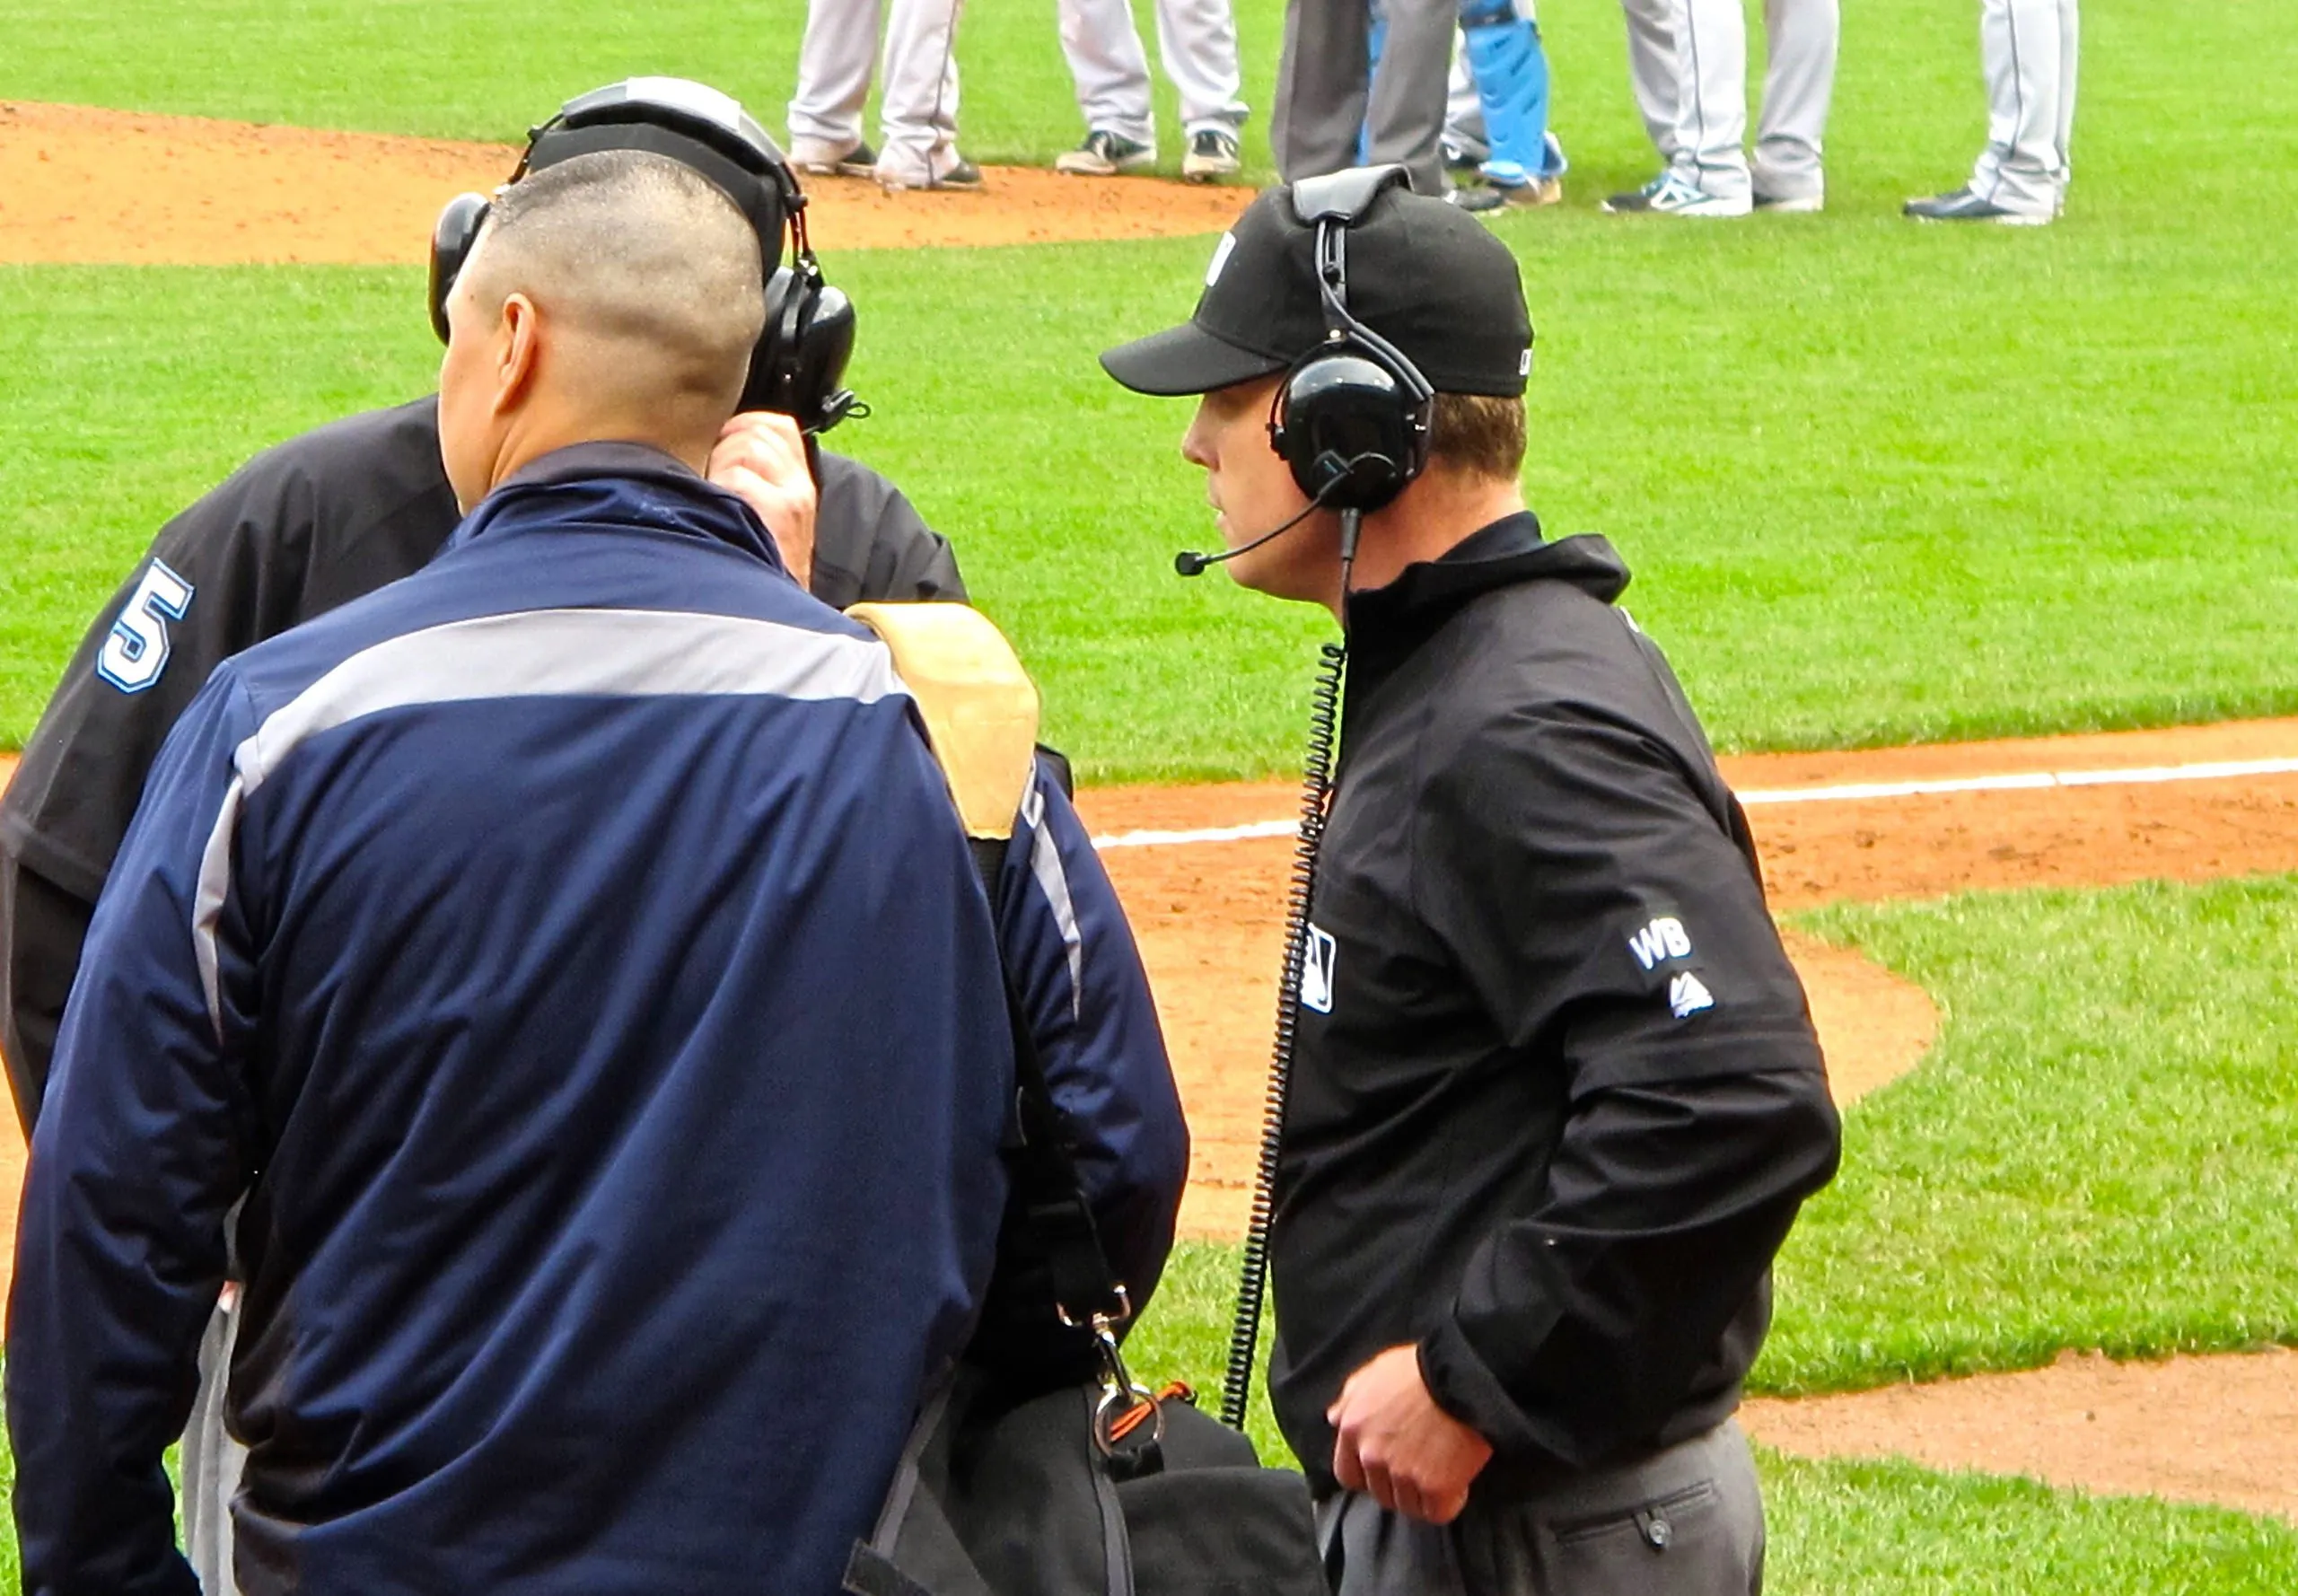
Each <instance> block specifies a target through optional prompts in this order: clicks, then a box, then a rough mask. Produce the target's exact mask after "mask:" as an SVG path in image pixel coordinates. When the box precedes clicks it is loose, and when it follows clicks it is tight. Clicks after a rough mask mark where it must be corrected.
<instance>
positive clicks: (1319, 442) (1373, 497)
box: [1269, 351, 1428, 511]
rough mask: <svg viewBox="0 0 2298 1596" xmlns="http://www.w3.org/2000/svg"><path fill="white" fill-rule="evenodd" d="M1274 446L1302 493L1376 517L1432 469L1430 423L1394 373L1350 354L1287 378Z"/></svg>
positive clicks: (1311, 364)
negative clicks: (1427, 466) (1373, 513)
mask: <svg viewBox="0 0 2298 1596" xmlns="http://www.w3.org/2000/svg"><path fill="white" fill-rule="evenodd" d="M1269 438H1270V442H1271V443H1273V444H1274V445H1275V446H1276V452H1277V453H1278V454H1280V455H1282V456H1283V457H1284V459H1285V464H1286V465H1288V466H1290V467H1291V468H1292V470H1293V480H1294V484H1295V485H1296V486H1298V487H1299V488H1300V489H1301V491H1302V493H1304V494H1306V495H1308V496H1309V497H1311V498H1312V499H1318V500H1320V502H1322V503H1323V504H1325V505H1327V506H1328V507H1329V508H1331V509H1335V510H1363V511H1373V510H1378V509H1381V508H1382V507H1384V506H1385V505H1387V504H1390V502H1392V501H1393V500H1394V499H1395V498H1396V496H1397V495H1399V494H1400V493H1402V492H1403V491H1404V490H1405V487H1406V486H1407V485H1408V484H1409V483H1410V482H1411V481H1412V479H1413V478H1415V477H1417V476H1418V475H1420V472H1421V469H1422V467H1423V466H1425V464H1426V463H1427V458H1428V438H1427V418H1426V416H1425V408H1424V407H1423V406H1422V405H1420V404H1419V403H1417V402H1416V400H1415V399H1414V398H1413V395H1412V393H1411V391H1410V390H1408V389H1407V388H1406V386H1405V384H1404V383H1403V382H1402V381H1399V379H1398V377H1397V374H1396V373H1394V372H1391V371H1390V370H1389V369H1388V368H1387V367H1386V366H1384V365H1381V364H1379V363H1378V362H1376V361H1373V360H1370V359H1367V358H1366V357H1365V356H1364V355H1359V354H1356V353H1355V352H1353V351H1351V352H1347V353H1336V354H1329V355H1318V356H1317V357H1315V358H1314V359H1312V360H1310V361H1307V362H1305V363H1303V364H1302V365H1301V366H1299V367H1298V368H1296V369H1295V370H1294V373H1293V374H1292V375H1291V376H1290V377H1288V378H1286V379H1285V392H1284V399H1283V403H1282V405H1281V406H1280V408H1279V410H1278V419H1277V421H1276V423H1275V424H1274V425H1272V426H1271V428H1270V432H1269Z"/></svg>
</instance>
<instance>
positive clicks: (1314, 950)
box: [1301, 925, 1339, 1014]
mask: <svg viewBox="0 0 2298 1596" xmlns="http://www.w3.org/2000/svg"><path fill="white" fill-rule="evenodd" d="M1338 957H1339V950H1338V946H1337V945H1336V944H1335V943H1334V942H1333V940H1332V934H1331V933H1330V932H1329V931H1320V930H1319V929H1318V928H1317V927H1316V926H1315V925H1311V926H1310V927H1309V945H1308V946H1307V948H1305V949H1303V950H1302V959H1301V1006H1302V1008H1304V1009H1314V1010H1316V1012H1317V1013H1320V1014H1329V1013H1332V983H1333V964H1334V961H1335V960H1337V959H1338Z"/></svg>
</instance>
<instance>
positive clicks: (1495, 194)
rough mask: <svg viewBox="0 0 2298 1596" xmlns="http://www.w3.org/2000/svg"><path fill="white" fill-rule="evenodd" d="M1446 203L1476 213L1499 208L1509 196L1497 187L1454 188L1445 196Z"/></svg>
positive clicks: (1471, 213) (1505, 202) (1472, 213)
mask: <svg viewBox="0 0 2298 1596" xmlns="http://www.w3.org/2000/svg"><path fill="white" fill-rule="evenodd" d="M1444 203H1445V204H1447V205H1449V206H1453V207H1455V208H1456V209H1459V210H1463V211H1467V212H1468V213H1469V214H1470V215H1480V214H1482V213H1483V212H1486V211H1496V210H1498V209H1499V208H1500V207H1501V206H1504V205H1506V204H1507V203H1508V197H1507V196H1506V195H1505V194H1503V193H1502V192H1501V191H1500V190H1499V189H1452V190H1451V191H1450V192H1449V193H1447V194H1446V195H1445V196H1444Z"/></svg>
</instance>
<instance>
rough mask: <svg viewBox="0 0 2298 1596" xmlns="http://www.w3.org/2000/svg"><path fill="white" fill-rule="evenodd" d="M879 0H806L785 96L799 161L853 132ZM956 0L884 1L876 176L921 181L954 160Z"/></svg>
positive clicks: (846, 141) (865, 87)
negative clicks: (794, 78)
mask: <svg viewBox="0 0 2298 1596" xmlns="http://www.w3.org/2000/svg"><path fill="white" fill-rule="evenodd" d="M880 4H881V0H811V4H808V6H807V7H806V32H805V37H804V39H803V41H802V42H801V43H800V44H799V46H798V86H797V89H796V91H795V92H794V93H793V94H792V96H791V99H790V143H791V145H792V146H793V150H792V153H794V154H795V155H797V156H798V157H799V158H800V159H801V160H803V159H807V158H809V157H811V156H815V155H820V156H836V155H838V154H842V153H845V152H846V151H847V150H850V149H852V148H853V147H854V146H855V145H856V144H858V143H859V142H861V138H862V102H863V101H864V100H865V99H867V98H868V97H869V93H870V68H871V66H872V64H873V61H874V60H875V59H876V57H877V55H878V48H877V43H878V18H879V13H880ZM959 5H960V0H890V4H888V5H887V6H886V45H885V66H884V88H885V92H884V95H883V97H882V99H881V102H880V105H879V108H878V110H879V118H880V123H879V126H880V145H879V150H878V175H879V177H880V178H881V180H885V181H888V182H896V183H906V184H908V185H909V186H910V187H912V188H919V189H922V188H924V187H925V186H926V185H927V184H928V183H929V182H931V181H932V180H934V179H936V178H939V177H941V176H943V174H944V173H946V172H947V171H949V170H950V169H951V168H952V167H953V166H955V165H956V164H957V163H958V147H957V146H958V59H957V32H958V11H959Z"/></svg>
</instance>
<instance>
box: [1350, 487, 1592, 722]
mask: <svg viewBox="0 0 2298 1596" xmlns="http://www.w3.org/2000/svg"><path fill="white" fill-rule="evenodd" d="M1520 582H1562V583H1568V584H1569V585H1571V586H1573V587H1576V588H1579V589H1580V590H1581V591H1582V592H1585V593H1587V594H1588V595H1589V596H1590V597H1591V598H1594V599H1600V600H1601V601H1603V602H1605V603H1607V604H1609V603H1610V602H1612V601H1614V600H1615V599H1617V598H1618V597H1619V595H1620V594H1621V593H1622V592H1625V591H1626V590H1627V582H1628V575H1627V562H1626V561H1625V560H1623V559H1621V558H1620V557H1619V552H1618V550H1617V549H1615V548H1613V547H1612V546H1611V541H1610V539H1607V538H1603V537H1601V536H1599V535H1597V534H1595V533H1583V534H1581V535H1580V536H1577V537H1572V538H1562V539H1557V541H1555V542H1553V543H1551V542H1548V540H1547V539H1544V538H1542V537H1541V535H1540V523H1539V517H1538V516H1536V515H1534V514H1533V513H1531V511H1529V510H1523V511H1519V512H1518V513H1515V514H1513V515H1507V516H1503V517H1502V518H1501V519H1500V520H1498V521H1495V522H1492V523H1491V524H1490V525H1489V526H1486V527H1482V528H1479V529H1478V531H1474V532H1471V533H1469V536H1467V537H1466V538H1464V539H1461V540H1460V542H1458V543H1456V544H1454V545H1453V546H1452V548H1450V549H1449V550H1447V551H1446V552H1445V553H1444V554H1443V556H1442V557H1440V558H1437V559H1433V560H1424V561H1422V562H1420V563H1419V564H1417V565H1411V566H1406V567H1405V568H1404V570H1403V572H1402V574H1399V576H1398V577H1397V579H1396V580H1395V581H1394V582H1391V583H1389V584H1388V585H1387V586H1386V587H1379V588H1370V589H1366V590H1364V591H1363V592H1354V593H1351V594H1350V595H1349V596H1348V605H1347V612H1348V645H1349V655H1350V670H1351V673H1352V674H1353V675H1355V678H1356V679H1357V680H1358V681H1359V682H1360V683H1361V684H1363V685H1364V686H1367V687H1369V686H1371V685H1372V683H1371V682H1370V681H1369V680H1366V679H1367V677H1368V676H1370V677H1379V676H1381V675H1385V674H1386V672H1387V671H1388V670H1389V669H1390V668H1391V667H1393V666H1394V664H1395V663H1396V662H1397V661H1399V659H1401V658H1403V656H1404V655H1406V654H1408V653H1411V652H1412V651H1413V650H1414V649H1415V648H1416V647H1417V646H1418V645H1420V644H1421V643H1422V642H1424V641H1425V640H1426V639H1427V638H1428V637H1429V636H1433V635H1434V633H1435V632H1436V630H1437V629H1438V628H1439V627H1442V626H1443V624H1444V623H1445V621H1447V620H1449V619H1451V618H1452V616H1453V615H1454V614H1455V613H1456V612H1457V611H1458V610H1459V609H1460V607H1461V606H1462V605H1464V604H1466V603H1468V602H1469V601H1470V600H1472V599H1476V598H1478V597H1480V596H1482V595H1483V594H1485V593H1487V592H1492V591H1493V590H1494V589H1495V588H1502V587H1510V586H1513V585H1514V584H1515V583H1520Z"/></svg>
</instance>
